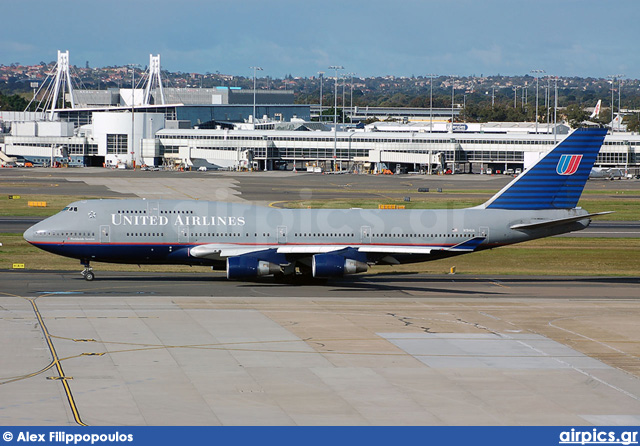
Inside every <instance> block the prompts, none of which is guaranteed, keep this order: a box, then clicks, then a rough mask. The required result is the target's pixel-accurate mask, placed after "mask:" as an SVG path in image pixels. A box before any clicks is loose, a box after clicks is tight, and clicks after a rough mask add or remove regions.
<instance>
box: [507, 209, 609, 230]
mask: <svg viewBox="0 0 640 446" xmlns="http://www.w3.org/2000/svg"><path fill="white" fill-rule="evenodd" d="M612 212H613V211H608V212H596V213H594V214H585V215H579V216H577V217H569V218H559V219H556V220H542V219H541V220H534V221H532V222H530V223H518V224H516V225H513V226H511V229H515V230H518V231H519V230H525V231H526V230H527V229H540V228H550V227H553V226H559V225H565V224H568V223H574V222H576V221H580V220H585V219H589V218H591V217H597V216H598V215H606V214H611V213H612Z"/></svg>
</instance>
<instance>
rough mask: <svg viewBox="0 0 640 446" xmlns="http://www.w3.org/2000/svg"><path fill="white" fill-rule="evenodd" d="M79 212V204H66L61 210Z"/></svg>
mask: <svg viewBox="0 0 640 446" xmlns="http://www.w3.org/2000/svg"><path fill="white" fill-rule="evenodd" d="M65 211H66V212H78V207H77V206H65V207H64V208H63V209H62V211H60V212H65Z"/></svg>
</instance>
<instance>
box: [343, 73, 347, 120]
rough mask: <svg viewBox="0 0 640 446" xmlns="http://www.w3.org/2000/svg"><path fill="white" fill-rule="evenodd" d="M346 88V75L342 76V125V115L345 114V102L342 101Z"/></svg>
mask: <svg viewBox="0 0 640 446" xmlns="http://www.w3.org/2000/svg"><path fill="white" fill-rule="evenodd" d="M346 86H347V75H346V74H343V75H342V124H343V125H344V119H345V118H344V115H345V114H346V113H345V111H344V108H345V105H344V104H345V102H346V101H345V100H344V96H345V87H346Z"/></svg>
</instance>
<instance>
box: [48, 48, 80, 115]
mask: <svg viewBox="0 0 640 446" xmlns="http://www.w3.org/2000/svg"><path fill="white" fill-rule="evenodd" d="M53 82H54V87H53V94H52V96H51V105H50V109H49V120H50V121H52V120H53V114H54V112H55V109H56V108H57V105H58V97H59V95H60V90H62V92H63V93H64V92H65V84H66V86H67V87H66V89H68V91H69V98H70V100H71V108H75V107H76V104H75V100H74V98H73V85H72V84H71V74H70V73H69V50H67V51H65V52H64V53H63V52H62V51H60V50H58V63H57V64H56V77H55V79H54V81H53ZM61 87H62V88H61ZM62 108H64V98H63V100H62Z"/></svg>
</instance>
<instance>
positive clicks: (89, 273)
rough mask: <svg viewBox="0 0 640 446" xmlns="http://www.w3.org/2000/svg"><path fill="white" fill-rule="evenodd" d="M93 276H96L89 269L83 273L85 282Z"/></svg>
mask: <svg viewBox="0 0 640 446" xmlns="http://www.w3.org/2000/svg"><path fill="white" fill-rule="evenodd" d="M95 278H96V276H95V274H93V272H91V271H87V272H86V273H85V275H84V280H86V281H87V282H91V281H92V280H93V279H95Z"/></svg>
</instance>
